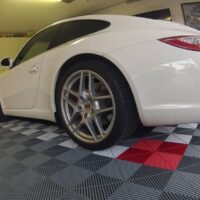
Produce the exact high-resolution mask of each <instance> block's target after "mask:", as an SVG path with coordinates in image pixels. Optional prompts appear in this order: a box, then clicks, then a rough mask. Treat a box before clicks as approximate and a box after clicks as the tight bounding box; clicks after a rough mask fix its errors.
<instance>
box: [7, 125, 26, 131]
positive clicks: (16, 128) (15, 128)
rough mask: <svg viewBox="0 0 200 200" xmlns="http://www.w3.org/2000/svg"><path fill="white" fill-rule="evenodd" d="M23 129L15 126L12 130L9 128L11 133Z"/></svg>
mask: <svg viewBox="0 0 200 200" xmlns="http://www.w3.org/2000/svg"><path fill="white" fill-rule="evenodd" d="M23 128H24V126H16V127H14V128H11V129H10V130H11V131H19V130H21V129H23Z"/></svg>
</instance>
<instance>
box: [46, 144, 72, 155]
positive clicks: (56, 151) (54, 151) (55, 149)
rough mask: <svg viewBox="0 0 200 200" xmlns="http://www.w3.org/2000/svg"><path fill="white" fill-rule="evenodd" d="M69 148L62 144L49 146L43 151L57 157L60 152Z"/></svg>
mask: <svg viewBox="0 0 200 200" xmlns="http://www.w3.org/2000/svg"><path fill="white" fill-rule="evenodd" d="M68 150H69V148H66V147H62V146H58V145H57V146H54V147H52V148H49V149H47V150H45V151H43V152H42V153H43V154H45V155H48V156H50V157H56V156H59V155H60V154H62V153H64V152H67V151H68Z"/></svg>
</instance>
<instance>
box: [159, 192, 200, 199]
mask: <svg viewBox="0 0 200 200" xmlns="http://www.w3.org/2000/svg"><path fill="white" fill-rule="evenodd" d="M168 199H175V200H198V199H199V198H195V197H190V196H187V195H181V194H176V193H170V192H163V193H162V195H161V196H160V198H159V200H168Z"/></svg>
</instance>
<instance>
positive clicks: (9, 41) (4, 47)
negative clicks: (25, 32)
mask: <svg viewBox="0 0 200 200" xmlns="http://www.w3.org/2000/svg"><path fill="white" fill-rule="evenodd" d="M28 40H29V38H27V37H24V38H14V37H13V38H12V37H10V38H0V60H2V59H3V58H5V57H11V58H13V59H14V58H15V57H16V55H17V54H18V53H19V51H20V50H21V48H22V47H23V45H24V44H25V43H26V42H27V41H28Z"/></svg>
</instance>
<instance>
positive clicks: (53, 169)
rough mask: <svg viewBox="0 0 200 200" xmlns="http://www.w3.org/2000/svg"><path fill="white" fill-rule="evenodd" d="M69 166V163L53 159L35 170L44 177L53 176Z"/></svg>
mask: <svg viewBox="0 0 200 200" xmlns="http://www.w3.org/2000/svg"><path fill="white" fill-rule="evenodd" d="M67 166H68V164H67V163H65V162H62V161H60V160H56V159H51V160H49V161H47V162H45V163H43V164H41V165H39V166H37V167H36V168H35V170H36V171H37V172H39V173H40V174H42V175H44V176H51V175H53V174H55V173H57V172H59V171H61V170H62V169H64V168H66V167H67Z"/></svg>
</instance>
